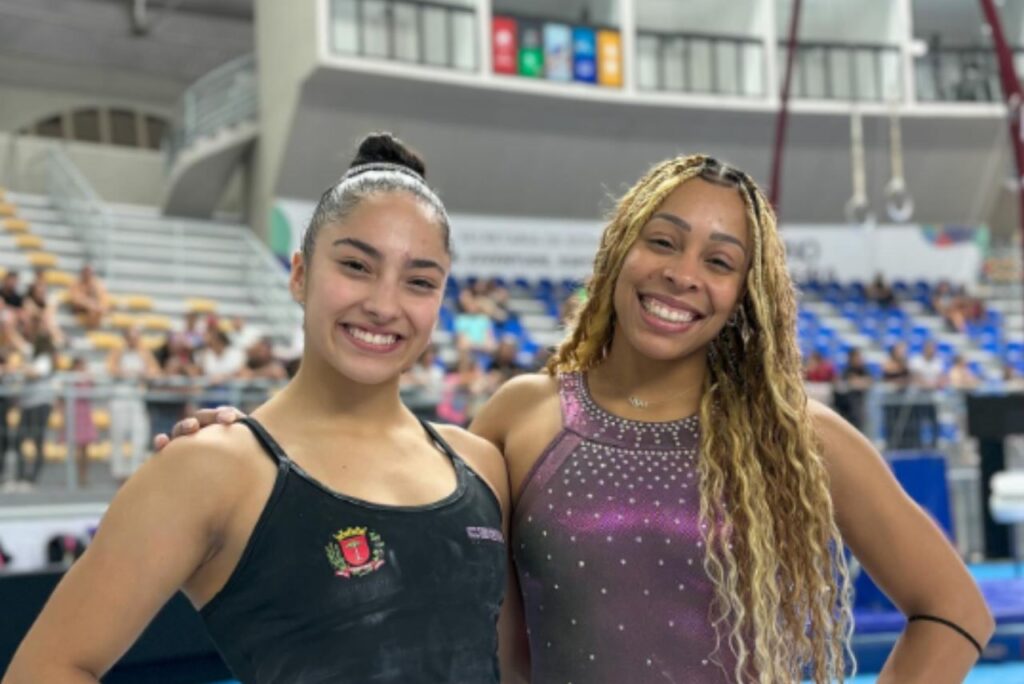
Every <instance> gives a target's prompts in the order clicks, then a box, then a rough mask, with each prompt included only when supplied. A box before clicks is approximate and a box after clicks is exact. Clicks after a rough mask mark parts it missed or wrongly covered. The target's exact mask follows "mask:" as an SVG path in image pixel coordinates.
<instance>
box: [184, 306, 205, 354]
mask: <svg viewBox="0 0 1024 684" xmlns="http://www.w3.org/2000/svg"><path fill="white" fill-rule="evenodd" d="M182 335H184V337H185V342H186V343H188V346H189V349H192V350H193V351H196V350H199V349H202V347H203V343H204V341H205V339H206V322H205V320H204V319H201V318H200V316H199V313H198V312H196V311H189V312H187V313H186V314H185V328H184V330H183V331H182Z"/></svg>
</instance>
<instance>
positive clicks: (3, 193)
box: [0, 187, 7, 202]
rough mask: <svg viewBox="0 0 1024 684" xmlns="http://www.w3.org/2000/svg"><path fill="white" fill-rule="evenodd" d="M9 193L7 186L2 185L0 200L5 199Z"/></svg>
mask: <svg viewBox="0 0 1024 684" xmlns="http://www.w3.org/2000/svg"><path fill="white" fill-rule="evenodd" d="M6 195H7V188H4V187H0V202H3V201H4V197H5V196H6Z"/></svg>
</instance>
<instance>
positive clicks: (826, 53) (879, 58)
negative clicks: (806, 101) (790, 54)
mask: <svg viewBox="0 0 1024 684" xmlns="http://www.w3.org/2000/svg"><path fill="white" fill-rule="evenodd" d="M788 48H789V46H788V44H786V43H785V42H780V43H779V60H780V62H781V61H782V60H783V59H784V55H785V53H786V51H787V50H788ZM796 51H797V65H796V72H795V74H794V76H795V78H796V82H795V83H794V88H795V90H794V97H799V98H812V97H817V95H815V94H811V93H810V88H809V86H808V83H807V74H808V70H807V69H806V68H805V59H804V56H805V55H809V54H811V53H814V52H820V53H821V64H822V66H823V69H822V74H823V76H824V83H823V91H824V92H823V93H821V95H820V97H823V98H824V99H827V100H836V99H840V100H852V101H872V100H873V101H876V102H886V101H892V100H893V99H902V91H903V89H904V84H903V82H902V70H900V69H899V68H898V65H899V58H900V48H899V46H897V45H893V44H888V43H852V42H851V43H845V42H844V43H831V42H823V41H801V42H799V43H797V45H796ZM839 55H843V56H845V57H847V58H848V63H847V65H846V66H847V73H846V74H842V73H841V72H840V71H837V70H836V69H835V66H836V65H835V62H836V61H837V60H836V58H837V57H838V56H839ZM858 55H867V56H869V57H870V59H871V67H872V73H873V76H872V79H871V80H872V81H873V83H874V88H873V89H871V91H870V92H869V91H868V89H867V88H866V87H864V86H863V85H862V84H861V83H860V78H859V77H858V71H857V68H856V57H857V56H858ZM886 56H887V57H889V58H890V59H891V60H893V62H892V66H893V67H895V68H896V71H895V73H896V78H897V85H896V87H897V89H898V90H899V91H900V92H899V93H898V94H897V95H896V96H895V97H894V96H889V95H887V94H886V92H885V87H884V82H885V79H884V78H883V76H884V74H885V69H884V66H883V58H884V57H886ZM844 79H845V80H846V82H847V83H848V84H849V92H848V93H846V94H844V93H840V92H839V91H838V88H837V87H836V83H838V82H840V81H841V80H844Z"/></svg>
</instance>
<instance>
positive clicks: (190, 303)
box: [185, 297, 217, 314]
mask: <svg viewBox="0 0 1024 684" xmlns="http://www.w3.org/2000/svg"><path fill="white" fill-rule="evenodd" d="M185 310H186V311H188V312H189V313H200V314H212V313H216V312H217V302H215V301H213V300H212V299H199V298H195V297H194V298H191V299H186V300H185Z"/></svg>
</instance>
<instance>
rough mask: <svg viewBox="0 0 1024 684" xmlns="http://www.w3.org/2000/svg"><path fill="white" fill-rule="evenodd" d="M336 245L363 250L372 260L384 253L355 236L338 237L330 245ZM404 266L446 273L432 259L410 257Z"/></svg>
mask: <svg viewBox="0 0 1024 684" xmlns="http://www.w3.org/2000/svg"><path fill="white" fill-rule="evenodd" d="M338 245H349V246H351V247H355V248H356V249H358V250H359V251H360V252H363V253H364V254H366V256H368V257H370V258H371V259H373V260H374V261H381V260H383V259H384V254H383V253H381V251H380V250H379V249H377V248H376V247H374V246H373V245H371V244H369V243H368V242H363V241H362V240H359V239H357V238H339V239H337V240H335V241H334V242H332V243H331V246H332V247H337V246H338ZM406 266H407V267H408V268H433V269H437V270H438V271H439V272H440V273H441V275H447V273H448V272H447V271H446V270H445V269H444V267H443V266H442V265H441V264H439V263H437V262H436V261H434V260H433V259H410V260H409V261H408V263H407V264H406Z"/></svg>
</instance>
